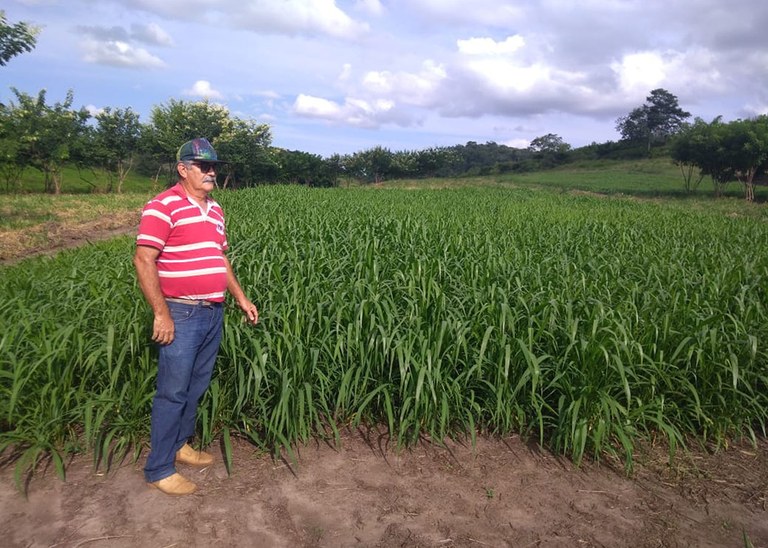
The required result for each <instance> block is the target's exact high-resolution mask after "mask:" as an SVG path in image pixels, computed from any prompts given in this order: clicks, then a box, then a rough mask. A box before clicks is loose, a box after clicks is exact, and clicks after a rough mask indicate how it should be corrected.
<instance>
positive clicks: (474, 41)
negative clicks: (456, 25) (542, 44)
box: [456, 34, 525, 55]
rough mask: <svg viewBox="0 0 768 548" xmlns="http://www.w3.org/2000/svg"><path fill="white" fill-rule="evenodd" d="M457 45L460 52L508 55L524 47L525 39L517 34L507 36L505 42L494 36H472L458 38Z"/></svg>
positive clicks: (466, 53)
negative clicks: (463, 38) (466, 38)
mask: <svg viewBox="0 0 768 548" xmlns="http://www.w3.org/2000/svg"><path fill="white" fill-rule="evenodd" d="M456 45H457V46H458V48H459V53H462V54H464V55H507V54H510V53H514V52H516V51H517V50H519V49H521V48H522V47H524V46H525V39H524V38H523V37H522V36H520V35H518V34H516V35H514V36H509V37H507V39H506V40H504V41H503V42H497V41H496V40H494V39H493V38H470V39H469V40H458V41H457V42H456Z"/></svg>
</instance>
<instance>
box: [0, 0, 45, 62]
mask: <svg viewBox="0 0 768 548" xmlns="http://www.w3.org/2000/svg"><path fill="white" fill-rule="evenodd" d="M39 32H40V29H39V28H38V27H33V26H31V25H29V24H28V23H25V22H23V21H20V22H18V23H14V24H13V25H11V24H9V23H8V20H7V19H6V17H5V12H4V11H3V10H0V66H3V67H4V66H5V65H6V64H8V61H10V60H11V58H12V57H15V56H17V55H19V54H21V53H24V52H25V51H26V52H30V51H32V50H33V49H34V47H35V45H36V44H37V35H38V34H39Z"/></svg>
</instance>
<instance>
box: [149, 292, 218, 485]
mask: <svg viewBox="0 0 768 548" xmlns="http://www.w3.org/2000/svg"><path fill="white" fill-rule="evenodd" d="M168 308H169V309H170V312H171V317H172V318H173V323H174V328H175V335H174V339H173V342H172V343H171V344H168V345H160V346H159V347H158V348H159V356H158V364H157V393H156V394H155V398H154V399H153V400H152V423H151V431H150V443H151V448H150V452H149V456H148V457H147V463H146V465H145V467H144V477H145V478H146V480H147V481H149V482H153V481H159V480H161V479H163V478H166V477H168V476H170V475H171V474H173V473H175V472H176V467H175V466H174V460H175V458H176V451H178V450H179V449H180V448H181V447H182V446H183V445H184V444H185V443H186V442H187V439H188V438H190V437H191V436H192V435H193V434H194V433H195V418H196V415H197V404H198V402H199V401H200V397H201V396H202V395H203V393H204V392H205V391H206V389H207V388H208V385H209V384H210V382H211V374H212V373H213V366H214V363H215V362H216V355H217V353H218V351H219V343H220V342H221V329H222V325H223V321H224V307H223V305H221V304H214V305H213V306H203V305H202V304H198V305H189V304H183V303H174V302H168Z"/></svg>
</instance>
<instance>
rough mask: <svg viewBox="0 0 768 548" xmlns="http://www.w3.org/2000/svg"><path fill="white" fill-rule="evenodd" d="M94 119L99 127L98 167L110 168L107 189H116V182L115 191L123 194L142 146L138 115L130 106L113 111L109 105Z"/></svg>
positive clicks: (96, 137)
mask: <svg viewBox="0 0 768 548" xmlns="http://www.w3.org/2000/svg"><path fill="white" fill-rule="evenodd" d="M95 118H96V123H97V126H96V130H95V132H94V150H93V158H94V160H95V163H96V164H97V165H98V166H100V167H102V168H104V169H105V170H106V171H107V174H108V177H109V184H108V188H107V190H112V189H113V188H114V186H115V185H113V181H114V182H115V183H116V191H117V192H118V193H121V192H122V191H123V184H124V183H125V178H126V177H127V176H128V172H129V171H130V170H131V167H132V166H133V161H134V158H135V154H136V151H137V149H138V145H139V138H140V136H141V123H140V122H139V115H138V114H136V113H135V112H133V110H131V107H128V108H126V109H125V110H123V109H119V108H118V109H115V110H112V109H111V108H110V107H107V108H105V109H104V110H103V111H102V112H100V113H99V114H97V115H96V116H95Z"/></svg>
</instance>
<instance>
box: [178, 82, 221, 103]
mask: <svg viewBox="0 0 768 548" xmlns="http://www.w3.org/2000/svg"><path fill="white" fill-rule="evenodd" d="M182 93H183V94H184V95H189V96H192V97H201V98H203V99H223V98H224V95H223V94H222V93H221V92H220V91H218V90H215V89H213V88H212V87H211V83H210V82H209V81H207V80H198V81H197V82H195V83H194V84H192V87H191V88H189V89H185V90H184V91H183V92H182Z"/></svg>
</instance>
